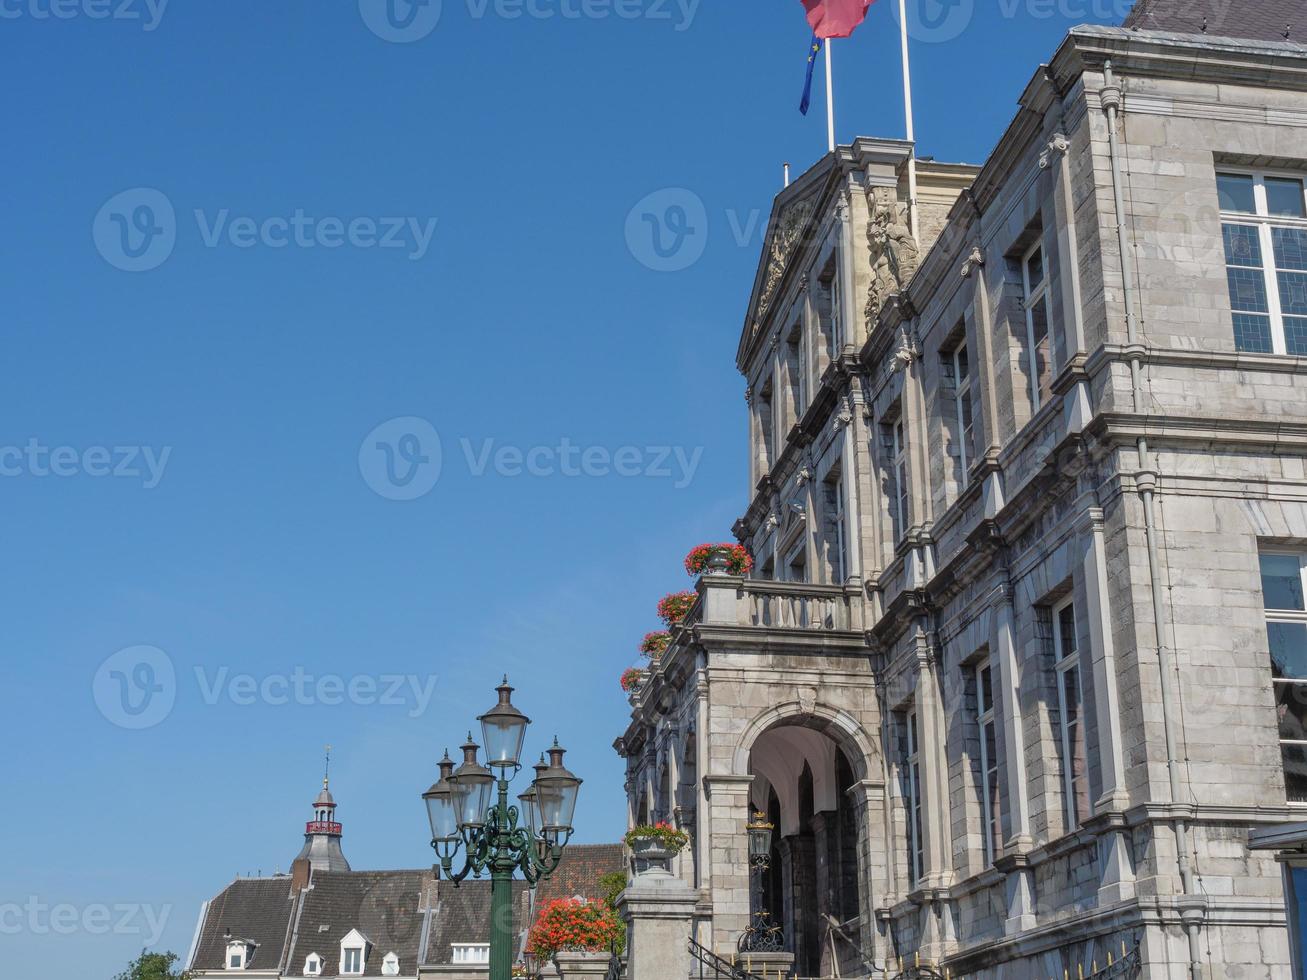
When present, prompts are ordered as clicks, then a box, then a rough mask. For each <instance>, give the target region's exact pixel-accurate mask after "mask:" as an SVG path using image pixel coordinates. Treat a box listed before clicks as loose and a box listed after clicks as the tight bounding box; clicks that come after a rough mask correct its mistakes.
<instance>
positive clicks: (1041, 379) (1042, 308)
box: [1021, 243, 1053, 412]
mask: <svg viewBox="0 0 1307 980" xmlns="http://www.w3.org/2000/svg"><path fill="white" fill-rule="evenodd" d="M1021 280H1022V286H1023V287H1024V289H1025V296H1026V302H1025V306H1026V369H1027V370H1028V371H1029V372H1030V410H1031V411H1032V412H1038V411H1039V409H1040V407H1041V406H1043V404H1044V403H1045V402H1046V401H1048V396H1049V394H1050V393H1051V390H1052V384H1053V357H1052V351H1051V349H1050V346H1049V331H1048V270H1047V269H1046V268H1045V262H1044V246H1043V244H1042V243H1041V244H1037V245H1035V247H1034V248H1032V249H1031V250H1030V251H1029V252H1027V253H1026V254H1025V257H1024V258H1023V259H1022V260H1021Z"/></svg>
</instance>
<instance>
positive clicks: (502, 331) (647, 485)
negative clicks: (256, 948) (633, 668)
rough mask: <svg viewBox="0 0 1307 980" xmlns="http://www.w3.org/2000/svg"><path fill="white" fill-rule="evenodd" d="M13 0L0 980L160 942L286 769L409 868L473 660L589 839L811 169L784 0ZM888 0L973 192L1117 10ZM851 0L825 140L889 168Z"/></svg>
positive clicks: (4, 272) (616, 778)
mask: <svg viewBox="0 0 1307 980" xmlns="http://www.w3.org/2000/svg"><path fill="white" fill-rule="evenodd" d="M51 2H52V0H0V52H3V55H2V56H0V83H3V86H4V90H5V92H6V96H7V97H6V100H5V109H4V113H3V119H4V127H5V135H6V140H5V142H6V152H5V164H6V166H5V169H6V179H5V180H4V181H3V182H0V213H3V214H4V215H5V230H4V234H3V235H0V290H2V292H0V295H3V297H4V313H3V321H4V327H5V329H4V333H3V337H4V346H5V363H6V366H7V370H6V371H5V377H4V384H3V386H0V405H2V406H3V411H2V412H0V471H2V473H3V475H2V476H0V495H2V498H0V499H3V501H4V510H5V514H6V517H7V519H6V520H5V522H4V543H5V549H4V550H5V553H6V555H7V557H8V560H7V561H5V562H3V563H2V564H0V589H2V590H3V594H4V596H5V603H4V608H5V610H6V613H7V615H6V624H5V625H6V628H5V630H4V631H3V644H4V652H5V663H6V666H7V670H6V678H5V683H4V684H3V685H2V686H0V718H2V719H3V725H4V730H5V734H6V737H7V738H6V740H7V742H8V744H9V747H10V749H9V752H8V754H7V758H6V761H5V764H4V766H3V769H2V771H0V790H2V791H3V795H2V797H0V798H3V800H4V801H5V810H6V812H5V818H4V821H3V823H4V826H5V829H6V836H7V842H6V846H5V848H4V849H3V850H4V858H3V863H2V864H0V934H3V935H4V937H5V938H4V947H5V950H6V957H7V970H8V971H9V972H10V973H11V974H12V975H15V976H24V975H35V974H36V973H37V972H38V971H39V972H41V973H42V974H44V975H51V976H54V977H56V978H64V977H68V978H73V977H78V978H82V977H98V976H103V977H110V976H112V975H113V974H114V973H115V972H116V971H117V970H118V969H120V968H121V966H122V965H123V964H124V963H125V962H126V960H127V959H128V958H130V957H131V956H132V955H133V954H134V952H135V951H137V950H139V949H140V947H142V946H144V945H146V944H147V943H153V944H154V945H157V946H158V947H160V948H171V949H174V950H176V951H177V952H179V953H185V951H186V949H187V947H188V944H189V942H190V937H191V932H192V930H193V928H194V922H195V916H196V913H197V911H198V909H199V905H200V903H201V902H202V901H203V900H204V899H205V898H207V897H210V896H211V895H213V894H214V893H216V892H217V891H218V890H219V889H220V888H221V887H223V885H224V884H225V883H226V882H227V881H229V880H230V879H231V878H233V877H234V876H235V875H237V874H239V873H252V872H255V871H258V870H262V871H263V872H264V873H270V872H272V871H273V870H274V869H276V868H281V869H282V870H284V869H285V868H286V867H287V865H288V863H289V861H290V860H291V858H293V857H294V855H295V853H296V851H297V849H298V847H299V845H300V843H301V836H300V835H301V833H302V821H304V820H305V819H307V818H308V816H309V803H310V801H311V800H312V799H313V796H314V794H315V792H316V790H317V785H318V780H319V778H320V770H321V756H322V746H323V744H324V743H327V742H330V743H332V744H333V745H334V746H335V753H334V764H333V780H332V785H333V789H334V790H335V792H336V796H337V799H338V800H339V802H340V811H339V816H340V818H341V820H342V821H343V822H344V824H345V841H344V846H345V851H346V854H347V855H348V856H349V858H350V860H351V861H352V862H353V864H354V866H355V867H356V868H388V867H420V866H423V865H425V864H427V863H429V861H430V851H429V849H428V847H427V843H426V831H425V825H424V817H423V813H422V808H421V801H420V799H419V794H420V793H421V791H422V790H423V789H425V787H426V786H427V785H428V784H429V783H430V781H431V779H432V776H433V773H434V764H435V761H436V759H437V758H438V757H439V755H440V752H441V750H442V749H443V748H444V747H445V746H449V747H450V748H451V749H454V748H455V747H456V745H457V743H458V742H459V741H460V740H461V736H462V735H463V733H464V732H465V730H466V729H467V728H468V726H469V724H470V723H471V722H472V719H473V718H474V716H475V715H476V714H478V713H479V712H480V711H482V710H484V709H485V708H486V707H488V706H489V705H490V703H491V702H492V701H493V698H494V695H493V691H492V688H493V686H494V684H495V683H496V682H497V681H498V679H499V676H500V675H501V674H502V673H503V672H504V671H507V672H508V673H509V674H510V676H511V678H512V680H513V682H514V683H515V684H516V685H517V686H518V687H519V691H518V694H517V697H516V700H517V702H518V703H519V705H520V706H521V707H522V708H523V710H525V711H526V712H527V713H528V714H530V715H531V716H532V717H533V718H534V719H535V724H534V725H533V726H532V731H531V733H530V735H529V740H528V745H529V747H531V748H533V749H535V750H537V751H538V750H540V749H542V748H543V747H544V746H545V745H546V744H547V739H548V738H549V737H552V735H553V734H554V733H557V734H558V735H559V736H560V738H561V739H562V741H563V742H564V743H565V744H566V745H567V746H568V748H569V749H570V750H571V751H570V754H569V756H568V760H569V762H570V764H571V766H572V768H573V769H574V770H575V771H576V772H577V773H578V774H579V775H581V776H582V777H583V778H584V779H585V780H586V782H585V786H584V788H583V790H582V800H581V805H580V812H579V817H578V824H579V828H578V836H577V839H578V840H581V841H602V840H612V839H615V838H616V837H617V835H619V834H620V833H621V831H622V830H623V829H624V812H625V811H624V803H623V799H622V786H621V784H622V765H621V762H620V760H619V759H618V758H617V757H616V755H615V754H614V753H613V751H612V748H611V743H612V740H613V738H614V737H615V736H616V735H617V734H619V733H620V731H621V730H622V728H623V724H624V716H625V711H624V708H625V702H624V700H623V698H622V695H621V693H620V691H619V690H618V687H617V676H618V674H619V673H620V672H621V670H622V669H623V668H625V667H627V666H629V665H631V664H632V663H634V662H636V660H637V656H636V645H637V643H638V642H639V639H640V637H641V636H642V635H643V634H644V632H645V631H646V630H649V629H652V628H654V627H655V626H656V620H655V616H654V604H655V602H656V601H657V599H658V598H659V597H660V596H661V595H662V594H664V593H665V592H668V591H672V590H674V589H680V588H686V587H688V586H689V580H688V579H687V578H686V577H685V575H684V572H683V570H682V568H681V564H680V563H681V559H682V557H683V556H684V554H685V552H686V551H687V550H688V549H689V548H690V547H691V546H692V545H694V544H696V543H698V542H700V541H704V540H722V539H726V538H729V529H730V526H731V524H732V522H733V521H734V519H735V518H736V517H737V516H739V514H740V513H741V512H742V511H743V510H744V507H745V506H746V503H747V497H746V494H747V487H746V465H745V460H746V457H745V435H744V434H745V415H744V400H743V397H742V393H743V386H742V382H741V381H740V379H739V378H738V376H737V375H736V373H735V370H734V366H733V361H734V352H735V347H736V343H737V340H738V333H739V328H740V325H741V321H742V318H743V314H744V303H745V300H746V297H747V294H748V290H749V287H750V284H751V280H752V275H753V269H754V267H755V263H756V260H757V254H758V249H759V245H760V242H761V234H762V225H763V224H764V223H765V220H766V214H767V210H768V208H769V206H770V199H771V197H772V195H773V194H774V193H775V192H776V191H777V190H778V188H779V183H780V179H781V164H782V162H784V161H790V162H791V163H793V164H794V166H795V169H796V172H798V171H801V170H802V169H804V168H806V167H807V166H809V165H811V164H812V163H813V162H814V161H815V160H816V159H817V158H818V157H819V156H820V154H821V153H822V151H823V150H824V149H825V132H824V115H823V114H824V105H823V103H822V98H823V96H822V94H821V92H820V88H819V90H818V94H817V97H816V104H815V106H814V110H813V113H812V115H811V116H810V117H809V118H807V119H804V118H803V117H802V116H800V115H799V114H798V112H797V111H796V106H797V102H798V99H799V94H800V88H801V83H802V76H803V67H804V56H805V45H806V43H807V40H808V32H807V28H806V25H805V23H804V19H803V13H802V8H801V7H800V4H799V3H798V0H768V2H753V3H748V4H745V3H741V2H736V3H729V2H724V0H715V2H709V0H705V2H702V3H694V2H692V0H683V2H682V3H678V2H676V0H669V2H664V0H616V2H606V0H589V3H588V4H586V5H583V4H582V2H581V0H532V2H531V3H530V4H529V5H528V4H526V3H524V2H523V3H521V4H518V3H516V2H515V0H484V2H483V0H444V3H443V7H442V8H441V9H440V11H439V13H440V16H439V19H438V20H434V19H433V8H431V7H426V8H414V9H411V10H410V9H409V8H407V6H406V5H402V4H401V8H400V9H397V10H391V11H389V13H390V14H392V15H393V14H396V13H398V14H399V15H400V16H399V17H398V19H397V18H396V17H394V16H391V17H390V18H387V13H388V11H387V10H386V9H385V3H386V0H362V5H361V6H360V3H359V0H340V2H336V3H331V4H327V3H321V2H315V3H310V2H307V0H285V2H280V3H267V2H263V0H258V2H255V0H225V2H222V3H215V2H209V3H197V2H194V0H172V2H170V3H160V2H159V0H154V3H153V6H151V5H148V4H147V3H146V0H113V2H112V3H106V2H105V0H55V3H56V7H55V10H54V11H52V8H51ZM920 3H921V5H922V10H923V14H922V16H921V17H920V18H919V19H918V20H916V21H914V23H915V25H916V28H915V29H916V32H917V34H918V35H919V38H918V40H917V42H916V43H915V44H914V47H913V56H914V75H915V82H916V87H917V128H918V135H919V139H920V144H921V152H922V153H924V154H932V155H935V156H937V157H938V158H940V159H947V160H965V161H969V162H980V161H982V160H983V159H984V157H985V155H986V154H987V153H988V151H989V149H990V147H991V146H992V145H993V143H994V142H995V140H996V139H997V137H998V135H999V134H1000V133H1001V132H1002V129H1003V128H1004V126H1005V125H1006V123H1007V121H1008V120H1009V119H1010V117H1011V115H1012V112H1013V110H1014V106H1015V99H1016V97H1017V95H1018V94H1019V93H1020V91H1021V89H1022V87H1023V86H1024V84H1025V83H1026V81H1027V80H1028V78H1029V77H1030V75H1031V73H1032V72H1033V71H1034V70H1035V68H1036V66H1037V64H1038V63H1039V62H1040V61H1041V60H1046V59H1047V58H1048V57H1049V55H1051V53H1052V52H1053V50H1054V49H1055V47H1056V45H1057V43H1058V41H1059V38H1060V37H1061V35H1062V34H1063V33H1064V32H1065V30H1066V29H1067V27H1068V26H1070V24H1072V23H1075V22H1081V21H1086V20H1094V21H1100V22H1115V21H1117V20H1119V18H1120V16H1121V15H1122V14H1123V12H1124V9H1123V8H1124V6H1125V4H1124V3H1122V4H1120V5H1119V6H1120V7H1121V8H1122V9H1114V5H1113V4H1112V3H1110V2H1107V0H1083V2H1081V0H1020V2H1018V0H999V2H998V3H997V4H996V5H995V4H992V3H989V2H986V3H983V4H980V3H975V2H972V0H948V2H946V3H943V4H941V3H938V2H937V0H920ZM912 7H913V8H914V10H915V9H916V8H917V3H916V2H915V0H914V3H913V4H912ZM891 8H892V3H891V0H881V2H880V3H878V4H876V5H875V6H874V7H873V9H872V13H871V16H870V18H869V20H868V23H867V25H866V26H865V27H864V28H863V29H862V30H861V31H860V32H859V34H858V35H857V36H856V37H855V38H853V39H852V40H850V41H845V42H839V44H838V46H837V48H836V52H835V53H836V77H837V85H836V87H837V96H838V100H837V110H838V112H837V122H838V135H839V138H840V139H841V141H848V140H849V139H850V138H852V137H853V136H854V135H856V134H859V133H866V134H876V135H887V136H899V135H901V134H902V131H903V119H902V108H901V95H900V89H899V61H898V53H897V47H898V39H897V29H896V22H895V20H894V19H893V17H892V16H891V15H892V13H893V10H892V9H891ZM746 10H747V11H748V13H747V14H745V13H744V11H746ZM619 11H620V13H621V14H622V16H619ZM55 12H57V13H58V15H59V16H55V15H54V13H55ZM515 12H516V13H520V15H519V16H514V14H515ZM106 13H107V14H109V15H111V16H101V15H104V14H106ZM408 13H412V14H413V19H412V24H411V25H409V26H407V27H405V26H403V25H404V16H403V15H405V14H408ZM546 14H553V16H544V15H546ZM565 14H566V15H567V16H564V15H565ZM396 25H398V26H396ZM650 195H652V197H650ZM642 201H643V202H644V203H642V204H640V205H639V206H638V207H637V203H638V202H642ZM682 205H684V206H685V210H684V211H676V208H677V207H679V206H682ZM699 208H701V209H702V210H701V211H700V210H699ZM169 212H171V214H169ZM645 214H653V215H655V216H661V217H660V218H657V220H658V221H659V222H660V223H661V225H662V226H661V227H659V228H655V227H654V226H653V224H652V223H650V222H649V220H648V219H646V218H645V217H644V215H645ZM682 219H683V220H682ZM678 228H679V229H680V232H679V233H678V231H677V229H678ZM655 230H656V231H658V232H660V234H662V235H663V236H665V237H664V238H662V239H661V240H660V241H661V244H660V245H659V246H658V248H655V245H654V242H653V238H652V235H653V232H654V231H655ZM642 236H643V237H642ZM669 242H670V243H671V245H672V251H671V254H670V257H669V255H668V251H669V246H668V243H669ZM675 245H681V246H683V248H682V250H680V251H675V249H674V246H675ZM659 248H661V249H662V252H660V251H659V250H658V249H659ZM687 250H688V251H687ZM682 266H683V267H682ZM134 269H135V270H138V271H132V270H134ZM669 270H671V271H669ZM393 420H401V421H398V422H397V421H393ZM405 420H406V421H405ZM437 440H438V444H437ZM124 651H125V652H124ZM246 678H248V680H247V679H246ZM334 678H338V679H339V683H340V684H341V685H345V690H344V691H343V692H342V691H338V690H337V688H336V686H335V685H336V683H337V682H336V680H334ZM392 678H394V680H392ZM297 679H298V680H297ZM297 684H298V687H299V690H298V692H297V691H296V685H297ZM351 685H352V687H351ZM396 685H398V687H396ZM147 689H148V690H149V691H151V692H153V694H152V696H151V698H150V699H149V700H148V701H147V700H146V699H145V697H144V694H143V693H142V692H144V691H146V690H147ZM124 695H126V701H124V700H123V697H124ZM396 701H397V702H399V703H390V702H396ZM336 702H339V703H336ZM379 702H386V703H379ZM56 907H57V908H58V910H59V911H58V912H57V914H55V913H52V912H51V911H50V910H51V909H55V908H56ZM103 909H108V910H109V915H110V921H109V922H108V924H107V925H106V923H105V921H104V916H103V915H102V914H101V911H102V910H103ZM43 910H44V911H43ZM133 910H134V911H133ZM52 914H53V916H54V918H53V919H52ZM129 916H130V918H128V917H129ZM125 919H126V920H127V921H124V920H125ZM152 923H154V924H157V926H158V927H157V928H155V927H154V925H152ZM156 933H157V935H156Z"/></svg>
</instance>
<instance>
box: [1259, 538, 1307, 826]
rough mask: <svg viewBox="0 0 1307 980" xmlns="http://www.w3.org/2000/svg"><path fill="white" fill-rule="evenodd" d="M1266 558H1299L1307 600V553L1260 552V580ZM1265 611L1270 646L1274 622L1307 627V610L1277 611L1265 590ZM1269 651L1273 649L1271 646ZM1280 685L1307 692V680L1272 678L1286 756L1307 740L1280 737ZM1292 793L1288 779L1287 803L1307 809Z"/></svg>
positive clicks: (1306, 603)
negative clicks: (1289, 748) (1292, 747)
mask: <svg viewBox="0 0 1307 980" xmlns="http://www.w3.org/2000/svg"><path fill="white" fill-rule="evenodd" d="M1263 557H1275V558H1293V559H1295V560H1296V561H1297V562H1298V580H1299V582H1300V584H1301V587H1302V589H1303V595H1304V597H1305V598H1307V551H1299V550H1294V549H1288V548H1267V549H1261V550H1259V551H1258V553H1257V560H1258V576H1259V578H1260V574H1261V569H1260V566H1261V559H1262V558H1263ZM1303 605H1304V606H1307V601H1304V603H1303ZM1262 610H1263V615H1264V618H1265V620H1266V625H1267V632H1268V637H1267V640H1268V645H1269V639H1270V637H1269V631H1270V625H1271V623H1285V624H1288V625H1297V626H1307V609H1273V608H1271V607H1270V606H1268V605H1267V604H1266V594H1265V590H1264V589H1263V593H1262ZM1268 650H1269V646H1268ZM1280 686H1291V687H1299V688H1302V689H1303V690H1304V691H1305V692H1307V677H1302V678H1292V677H1284V678H1279V677H1274V676H1272V678H1271V692H1272V696H1273V698H1274V703H1275V704H1276V705H1277V726H1276V733H1275V736H1276V742H1277V743H1278V744H1279V745H1280V748H1281V753H1283V748H1284V746H1285V745H1296V746H1301V747H1302V749H1303V750H1304V751H1307V739H1286V738H1282V737H1280V732H1279V726H1278V705H1279V703H1280V698H1279V693H1278V691H1277V690H1276V689H1277V688H1278V687H1280ZM1305 696H1307V695H1305ZM1281 765H1283V761H1281ZM1288 790H1289V786H1288V779H1287V778H1286V780H1285V796H1286V800H1285V802H1286V803H1287V804H1288V805H1289V806H1291V807H1299V808H1307V800H1290V799H1288V798H1287V797H1288Z"/></svg>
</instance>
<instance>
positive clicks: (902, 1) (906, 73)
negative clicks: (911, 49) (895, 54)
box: [827, 0, 918, 238]
mask: <svg viewBox="0 0 1307 980" xmlns="http://www.w3.org/2000/svg"><path fill="white" fill-rule="evenodd" d="M899 27H900V29H901V30H902V33H903V112H904V116H905V117H906V119H907V130H908V142H909V143H911V144H912V153H911V154H910V155H909V157H908V227H909V228H910V229H911V231H912V237H913V238H917V237H918V235H917V134H916V127H915V126H913V123H912V65H911V63H910V62H909V61H908V4H907V0H899ZM827 50H829V49H827ZM827 70H829V66H828V67H827Z"/></svg>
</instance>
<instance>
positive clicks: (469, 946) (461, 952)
mask: <svg viewBox="0 0 1307 980" xmlns="http://www.w3.org/2000/svg"><path fill="white" fill-rule="evenodd" d="M449 946H450V954H449V955H450V962H451V963H470V964H473V965H475V964H478V963H489V962H490V944H489V943H450V944H449ZM472 953H476V954H477V955H476V956H472V955H468V954H472Z"/></svg>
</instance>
